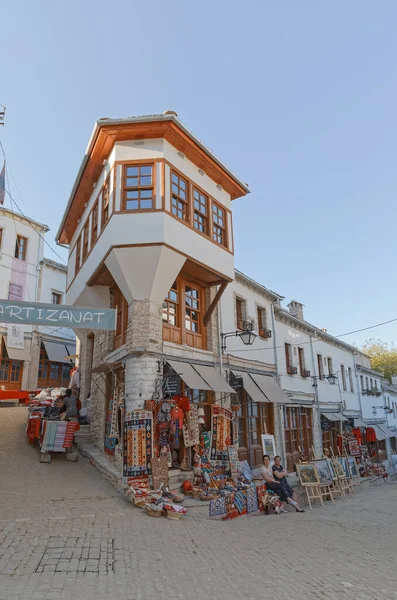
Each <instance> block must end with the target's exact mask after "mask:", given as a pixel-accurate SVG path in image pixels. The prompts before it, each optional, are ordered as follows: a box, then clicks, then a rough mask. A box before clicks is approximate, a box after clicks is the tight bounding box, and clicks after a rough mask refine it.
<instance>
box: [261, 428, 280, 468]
mask: <svg viewBox="0 0 397 600" xmlns="http://www.w3.org/2000/svg"><path fill="white" fill-rule="evenodd" d="M261 438H262V449H263V454H268V455H269V456H270V466H273V465H274V457H275V456H277V451H276V444H275V442H274V435H270V434H268V433H262V435H261Z"/></svg>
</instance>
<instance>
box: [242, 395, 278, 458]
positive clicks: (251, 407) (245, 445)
mask: <svg viewBox="0 0 397 600" xmlns="http://www.w3.org/2000/svg"><path fill="white" fill-rule="evenodd" d="M239 401H240V408H239V411H238V412H237V418H238V436H239V449H238V453H239V458H240V460H248V463H249V464H250V466H251V467H257V466H259V465H260V464H261V463H262V456H263V450H262V438H261V435H262V433H270V434H272V433H273V405H272V404H270V403H265V402H251V399H250V397H249V396H248V394H247V393H246V392H245V391H244V390H240V392H239Z"/></svg>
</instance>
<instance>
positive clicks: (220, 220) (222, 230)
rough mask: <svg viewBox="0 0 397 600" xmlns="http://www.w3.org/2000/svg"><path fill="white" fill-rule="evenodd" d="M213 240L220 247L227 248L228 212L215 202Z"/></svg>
mask: <svg viewBox="0 0 397 600" xmlns="http://www.w3.org/2000/svg"><path fill="white" fill-rule="evenodd" d="M212 239H213V240H214V241H215V242H216V243H217V244H219V245H220V246H226V212H225V209H224V208H221V207H220V206H219V204H216V203H215V202H213V203H212Z"/></svg>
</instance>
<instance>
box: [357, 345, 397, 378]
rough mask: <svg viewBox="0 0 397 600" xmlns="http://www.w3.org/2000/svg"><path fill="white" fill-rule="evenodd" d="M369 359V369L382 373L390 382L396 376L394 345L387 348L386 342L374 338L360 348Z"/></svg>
mask: <svg viewBox="0 0 397 600" xmlns="http://www.w3.org/2000/svg"><path fill="white" fill-rule="evenodd" d="M361 350H362V352H364V353H365V354H368V356H369V357H370V359H371V368H372V369H375V371H379V372H380V373H383V375H384V377H385V378H386V379H388V380H389V381H390V382H391V378H392V376H393V375H397V348H396V347H395V346H394V344H391V346H390V347H389V345H388V344H386V342H382V340H379V339H378V340H376V339H374V338H372V339H370V340H367V341H366V342H365V344H364V346H363V347H362V348H361Z"/></svg>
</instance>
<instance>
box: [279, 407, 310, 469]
mask: <svg viewBox="0 0 397 600" xmlns="http://www.w3.org/2000/svg"><path fill="white" fill-rule="evenodd" d="M284 410H285V413H284V432H285V450H286V455H287V470H288V471H290V472H291V471H293V470H294V465H295V463H297V462H298V461H299V454H300V451H301V452H302V453H303V455H304V456H305V457H307V458H309V456H310V454H311V447H312V445H313V427H312V409H311V408H306V407H302V406H298V407H285V409H284Z"/></svg>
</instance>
